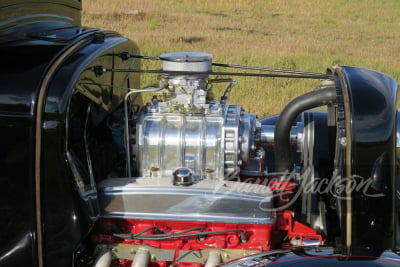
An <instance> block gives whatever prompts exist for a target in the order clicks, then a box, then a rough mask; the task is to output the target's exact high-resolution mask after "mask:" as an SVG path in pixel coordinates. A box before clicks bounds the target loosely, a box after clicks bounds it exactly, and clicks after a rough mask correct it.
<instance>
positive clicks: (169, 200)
mask: <svg viewBox="0 0 400 267" xmlns="http://www.w3.org/2000/svg"><path fill="white" fill-rule="evenodd" d="M171 179H172V178H171ZM171 179H163V178H161V179H154V178H137V179H134V178H111V179H107V180H104V181H103V182H102V183H101V184H100V185H99V186H98V192H99V199H100V203H101V204H100V205H101V209H102V216H104V217H118V218H134V219H161V220H178V221H207V222H227V223H254V224H271V223H273V222H274V220H275V214H274V212H271V211H270V210H271V209H272V208H273V206H272V205H273V204H272V201H271V197H272V192H271V191H270V189H269V188H268V187H266V186H264V185H256V184H246V183H237V182H229V181H212V180H211V181H210V180H202V181H200V182H199V183H197V184H194V185H192V186H188V187H177V186H173V185H172V183H171ZM267 209H268V210H269V211H266V210H267Z"/></svg>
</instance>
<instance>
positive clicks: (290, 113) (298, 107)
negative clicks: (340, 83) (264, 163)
mask: <svg viewBox="0 0 400 267" xmlns="http://www.w3.org/2000/svg"><path fill="white" fill-rule="evenodd" d="M335 102H336V88H335V87H325V88H323V89H318V90H315V91H311V92H308V93H306V94H304V95H301V96H299V97H297V98H295V99H293V100H292V101H291V102H290V103H289V104H288V105H287V106H286V107H285V108H284V109H283V111H282V113H281V114H280V116H279V118H278V120H277V122H276V125H275V132H274V143H275V171H276V172H277V173H279V174H288V173H290V172H291V171H292V170H293V162H292V150H291V146H290V130H291V127H292V124H293V123H294V122H295V120H296V118H297V116H298V115H299V114H300V113H301V112H303V111H306V110H308V109H312V108H316V107H320V106H324V105H331V104H333V103H335Z"/></svg>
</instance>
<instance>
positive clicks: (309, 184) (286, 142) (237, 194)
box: [67, 52, 393, 267]
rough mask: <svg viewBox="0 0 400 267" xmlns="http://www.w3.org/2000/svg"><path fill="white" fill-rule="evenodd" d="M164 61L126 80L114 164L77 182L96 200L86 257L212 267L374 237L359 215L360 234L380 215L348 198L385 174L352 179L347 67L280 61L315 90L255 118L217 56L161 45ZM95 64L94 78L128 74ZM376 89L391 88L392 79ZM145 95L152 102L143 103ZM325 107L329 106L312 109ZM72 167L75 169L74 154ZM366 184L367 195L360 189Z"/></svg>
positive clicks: (346, 249)
mask: <svg viewBox="0 0 400 267" xmlns="http://www.w3.org/2000/svg"><path fill="white" fill-rule="evenodd" d="M120 56H121V57H125V58H130V57H132V58H135V56H131V55H129V54H120ZM136 58H140V56H136ZM158 60H160V61H161V62H162V69H161V70H160V71H159V72H157V73H161V79H160V80H159V82H158V84H156V85H153V86H148V87H145V88H140V89H132V88H127V90H126V93H125V95H124V102H123V103H122V104H121V106H120V108H118V109H116V110H114V111H113V112H111V113H110V114H108V115H107V118H106V120H105V124H106V129H107V131H108V133H107V135H108V136H110V137H111V138H109V139H108V140H112V144H110V145H111V146H112V147H113V151H116V152H117V153H116V154H117V155H118V156H117V157H115V158H117V159H116V160H117V164H114V165H116V166H119V168H118V169H116V170H114V171H112V172H110V173H109V175H108V176H107V177H105V178H104V179H102V180H101V181H96V183H95V182H92V183H91V184H92V186H91V190H86V189H85V187H84V186H81V192H82V195H85V194H86V195H85V196H86V200H87V199H89V198H90V197H89V198H88V195H90V194H91V193H95V194H96V196H97V197H96V198H97V199H98V204H94V205H93V203H92V202H91V201H90V200H89V201H86V202H87V203H89V204H88V206H90V209H91V210H92V212H93V214H94V216H93V218H94V219H93V229H92V231H91V233H90V235H89V236H88V238H87V241H86V246H87V247H90V248H91V249H92V253H86V254H85V256H80V257H81V260H80V262H81V263H82V266H87V265H91V266H96V267H98V266H115V267H116V266H123V267H126V266H135V267H144V266H160V267H161V266H198V267H202V266H206V267H212V266H217V265H219V264H223V263H227V262H229V261H232V260H235V259H239V258H242V257H245V256H249V255H253V254H256V253H261V252H267V251H271V250H276V249H282V248H295V247H302V246H322V245H329V246H333V247H335V249H337V250H338V251H341V252H342V253H350V251H351V250H352V248H353V247H352V246H353V245H354V244H356V245H355V246H356V247H357V248H358V247H359V244H364V243H363V242H364V240H368V237H365V236H364V237H363V238H364V239H362V238H361V241H359V240H358V239H357V238H355V237H354V236H357V234H354V232H353V234H352V231H354V230H353V229H352V228H351V227H349V225H350V226H351V225H352V222H351V220H352V216H356V217H357V216H358V217H360V218H366V223H367V224H369V226H366V227H367V228H368V227H369V230H366V228H364V230H363V231H367V232H368V231H370V232H374V234H373V235H374V236H375V235H376V234H377V233H379V231H381V228H380V227H381V226H382V227H383V225H380V226H379V227H377V226H376V225H377V224H379V223H383V224H384V222H379V220H377V217H379V216H378V215H376V214H374V213H371V214H369V215H365V214H364V213H362V212H361V213H362V214H361V213H358V215H357V214H356V215H354V213H352V205H364V204H366V206H370V205H371V203H372V202H373V201H375V200H376V199H374V198H368V197H365V193H366V192H368V194H369V195H368V194H367V196H370V195H374V194H375V195H376V194H379V193H381V192H382V189H381V188H378V187H377V185H378V184H385V183H386V182H385V181H383V180H379V178H376V179H378V180H375V181H374V180H371V179H369V178H370V176H367V177H365V178H364V177H363V178H362V179H361V182H360V184H361V185H359V184H354V183H355V181H356V179H353V177H355V175H354V174H353V173H352V170H353V169H352V168H351V165H352V162H351V157H352V155H353V154H352V152H351V151H349V149H350V148H351V143H352V141H351V140H353V139H352V135H351V132H350V129H351V127H350V126H351V121H352V119H351V116H353V115H354V114H355V115H354V116H356V117H357V116H358V114H357V112H358V110H360V106H357V105H356V106H355V108H354V109H352V103H353V102H352V101H354V99H351V96H350V97H349V96H348V95H346V92H348V91H351V90H353V87H352V86H353V83H352V81H351V79H349V78H348V76H346V75H347V74H343V71H348V72H351V71H353V69H352V67H346V68H344V69H343V68H342V67H339V66H335V67H333V68H332V69H329V70H328V72H327V74H320V73H310V72H297V71H292V72H290V71H287V70H283V74H282V73H280V74H278V76H279V75H281V76H282V77H288V76H291V77H292V78H310V79H318V80H320V87H319V88H317V89H315V90H313V91H310V92H309V93H306V94H304V95H301V96H299V97H297V98H295V99H294V100H293V101H292V102H290V103H289V104H288V105H287V106H286V107H285V109H284V110H283V111H282V113H281V114H279V115H276V116H271V117H268V118H265V119H261V120H259V119H258V118H257V115H256V114H250V113H245V112H244V110H243V108H242V107H241V106H239V105H234V104H228V100H229V95H230V92H231V91H232V90H233V88H234V86H235V85H236V84H237V83H238V81H237V80H235V79H232V78H228V79H221V78H220V79H212V78H211V77H210V76H211V75H214V74H216V72H213V71H212V66H214V63H213V62H212V55H210V54H207V53H195V52H178V53H166V54H162V55H161V56H160V57H159V58H158ZM216 65H217V66H218V64H216ZM219 65H220V64H219ZM230 67H232V66H230ZM236 67H237V66H236ZM242 67H243V66H242ZM91 70H92V71H93V72H94V73H95V74H96V77H97V76H101V75H103V74H104V73H106V72H117V71H124V70H113V69H107V68H106V67H104V66H93V67H92V68H91ZM125 71H126V72H129V71H131V70H125ZM268 71H271V70H270V69H268ZM272 71H279V72H282V70H272ZM355 71H358V70H355ZM362 71H364V70H362ZM362 71H361V72H360V73H361V74H360V73H358V74H359V75H361V76H362V75H364V74H365V73H364V74H363V73H362ZM371 73H372V72H371ZM371 73H370V72H369V71H368V73H366V75H367V76H368V75H371ZM373 73H374V74H373V75H375V77H378V76H379V77H380V78H381V76H380V75H381V74H377V73H375V72H373ZM218 74H221V73H218ZM231 74H232V73H231ZM242 74H243V73H242ZM239 76H240V75H239ZM273 77H274V76H273ZM368 77H371V76H368ZM346 79H347V80H346ZM384 79H388V78H386V76H385V78H384ZM222 82H223V83H227V84H228V85H227V87H226V89H225V91H224V93H223V95H222V96H221V97H220V98H219V99H218V98H217V97H216V96H215V95H214V92H213V90H212V86H210V85H211V84H212V83H222ZM377 84H378V85H377V86H376V87H375V88H378V87H379V86H381V84H380V83H379V82H378V83H377ZM354 88H355V86H354ZM377 90H378V91H379V90H380V93H382V94H384V95H387V92H384V91H385V90H386V89H385V88H383V89H381V88H378V89H377ZM145 94H150V95H151V98H149V99H150V100H149V101H148V102H147V103H145V104H138V101H137V100H138V99H139V98H141V96H142V95H145ZM365 94H368V92H367V93H365ZM349 103H350V104H349ZM320 107H325V109H323V110H315V109H314V108H320ZM362 108H363V107H362ZM88 111H90V108H88ZM375 111H376V112H378V113H379V112H381V111H379V110H375ZM89 116H90V115H87V120H88V118H89ZM362 120H368V118H366V117H363V118H362ZM103 124H104V123H103ZM360 125H361V124H360ZM85 127H86V126H85ZM356 128H357V127H353V128H352V130H355V132H356ZM392 130H393V129H392ZM365 140H366V141H365V143H368V142H369V141H368V138H367V139H365ZM364 145H365V144H364ZM367 146H368V144H367ZM89 150H90V149H89V148H87V149H86V153H89V154H90V152H88V151H89ZM93 157H95V156H93ZM382 157H383V158H382ZM384 157H386V156H381V158H380V161H379V160H376V159H374V161H375V163H374V167H373V169H374V170H376V169H377V168H378V169H379V168H380V166H381V165H382V164H386V163H385V160H387V159H386V158H384ZM391 157H392V156H391ZM67 158H68V155H67ZM113 160H115V159H113ZM89 161H90V160H89ZM69 164H70V165H71V168H72V171H73V172H75V177H77V176H79V167H78V166H77V164H76V163H74V159H73V155H72V154H71V155H69ZM363 164H364V165H368V164H369V163H365V162H364V163H363ZM379 164H381V165H379ZM369 165H370V164H369ZM369 165H368V166H369ZM367 172H371V170H370V168H367ZM355 174H357V175H359V176H361V172H357V171H356V172H355ZM378 176H379V175H378ZM92 177H93V181H94V180H96V179H95V178H94V175H92ZM347 177H352V178H351V179H347ZM371 177H374V176H373V175H371ZM94 184H96V185H95V186H94ZM353 185H355V187H357V189H358V191H357V192H356V193H354V190H353V189H354V188H353V187H352V186H353ZM374 186H375V187H374ZM374 190H375V191H374ZM361 191H362V192H363V193H364V195H363V196H359V195H356V194H359V192H361ZM372 191H373V192H372ZM349 199H360V202H359V203H358V204H354V203H349ZM379 201H383V202H381V203H386V202H385V201H386V200H382V198H379ZM90 203H91V204H90ZM362 203H364V204H362ZM360 214H361V215H360ZM349 216H350V217H349ZM363 216H364V217H363ZM358 217H357V218H358ZM367 221H368V222H367ZM371 222H373V224H374V225H373V226H372V224H371ZM360 234H361V233H360ZM367 236H368V234H367ZM338 240H339V241H338ZM357 242H359V244H358V243H357ZM366 242H369V241H366ZM382 242H383V241H382ZM378 243H379V242H378ZM360 247H362V246H361V245H360ZM380 247H381V246H380V245H377V248H373V249H376V250H377V251H378V250H379V248H380Z"/></svg>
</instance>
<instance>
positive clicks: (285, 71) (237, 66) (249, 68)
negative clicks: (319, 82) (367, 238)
mask: <svg viewBox="0 0 400 267" xmlns="http://www.w3.org/2000/svg"><path fill="white" fill-rule="evenodd" d="M212 65H213V66H218V67H225V68H235V69H246V70H259V71H269V72H283V73H293V74H301V75H324V74H323V73H319V72H308V71H298V70H288V69H276V68H265V67H253V66H244V65H236V64H224V63H212Z"/></svg>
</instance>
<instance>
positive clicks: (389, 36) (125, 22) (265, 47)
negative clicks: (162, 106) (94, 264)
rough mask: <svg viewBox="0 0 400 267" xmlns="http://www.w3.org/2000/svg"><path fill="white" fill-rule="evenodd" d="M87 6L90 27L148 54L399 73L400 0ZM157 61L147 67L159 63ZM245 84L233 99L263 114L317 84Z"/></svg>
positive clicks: (107, 0)
mask: <svg viewBox="0 0 400 267" xmlns="http://www.w3.org/2000/svg"><path fill="white" fill-rule="evenodd" d="M83 8H84V12H83V23H84V24H85V25H87V26H93V27H100V28H102V29H110V30H115V31H117V32H120V33H121V34H123V35H124V36H127V37H128V38H130V39H132V40H134V41H136V42H137V43H138V45H139V47H141V52H142V54H145V55H152V56H158V55H159V54H160V53H163V52H171V51H201V52H208V53H211V54H213V55H214V62H224V63H225V62H229V63H235V64H247V65H255V66H268V67H278V68H289V69H300V70H306V71H316V72H325V70H326V68H327V67H330V66H332V65H334V64H344V65H359V66H364V67H368V68H374V69H378V70H380V71H383V72H387V73H389V74H391V75H392V76H394V77H395V78H396V79H397V78H398V77H399V73H398V66H399V65H400V56H399V44H400V16H398V11H399V10H400V1H398V0H387V1H380V0H353V1H345V0H338V1H322V0H237V1H222V0H214V1H200V0H170V1H161V0H159V1H156V0H141V1H139V0H113V1H112V0H102V1H99V0H85V1H83ZM154 64H155V63H154V62H149V64H148V65H147V66H146V67H148V68H160V66H159V65H154ZM155 79H156V77H154V76H152V77H145V78H144V79H143V81H144V83H150V81H151V82H154V81H155ZM239 82H240V83H239V85H238V86H237V87H236V88H235V89H234V91H233V93H232V95H231V100H230V102H231V103H239V104H241V105H242V106H244V107H245V109H246V111H247V112H255V113H258V114H259V115H260V116H261V117H262V116H265V115H267V114H272V113H277V112H279V111H280V110H281V109H282V107H283V105H284V104H285V103H287V102H288V101H289V100H290V99H291V98H293V97H294V96H296V95H299V94H301V93H303V92H305V91H308V90H311V89H313V88H315V87H316V86H318V83H316V82H312V81H298V80H286V79H284V80H282V79H260V78H239Z"/></svg>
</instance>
